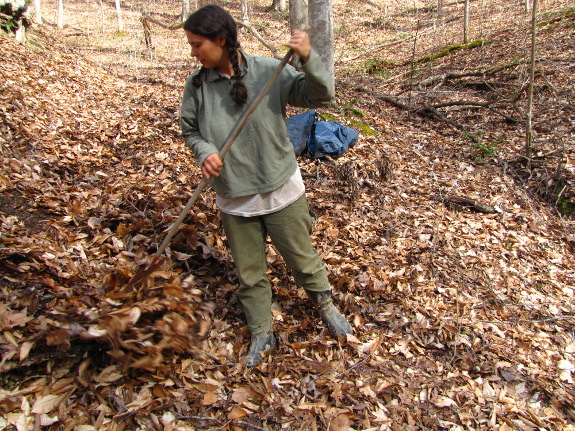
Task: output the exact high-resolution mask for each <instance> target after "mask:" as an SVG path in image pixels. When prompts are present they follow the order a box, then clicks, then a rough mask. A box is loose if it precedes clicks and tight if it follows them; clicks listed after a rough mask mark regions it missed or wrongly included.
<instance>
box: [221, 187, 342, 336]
mask: <svg viewBox="0 0 575 431" xmlns="http://www.w3.org/2000/svg"><path fill="white" fill-rule="evenodd" d="M221 217H222V222H223V226H224V231H225V232H226V236H227V238H228V242H229V244H230V248H231V251H232V256H233V258H234V262H235V265H236V268H237V271H238V276H239V278H240V287H239V290H238V296H239V298H240V301H241V302H242V305H243V307H244V312H245V314H246V319H247V323H248V326H249V328H250V331H251V333H252V334H257V333H260V332H267V331H271V329H272V314H271V302H272V290H271V284H270V282H269V280H268V277H267V274H266V270H267V260H266V253H265V243H266V238H267V236H268V235H269V236H270V238H271V240H272V243H273V244H274V246H275V247H276V248H277V250H278V251H279V252H280V254H281V255H282V257H283V259H284V261H285V263H286V265H287V266H288V268H289V269H290V270H291V271H292V273H293V276H294V279H295V282H296V284H297V285H298V286H300V287H303V288H304V289H306V290H311V291H316V292H323V291H326V290H330V289H331V287H330V285H329V281H328V278H327V272H326V269H325V265H324V264H323V263H322V262H321V260H320V257H319V255H318V254H317V252H316V251H315V250H314V248H313V245H312V242H311V237H310V235H311V228H312V218H311V216H310V213H309V209H308V204H307V199H306V196H305V194H304V195H302V197H300V198H299V199H298V200H297V201H295V202H294V203H292V204H291V205H289V206H287V207H286V208H284V209H282V210H280V211H277V212H275V213H272V214H266V215H263V216H257V217H238V216H233V215H229V214H224V213H222V214H221Z"/></svg>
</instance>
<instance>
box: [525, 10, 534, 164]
mask: <svg viewBox="0 0 575 431" xmlns="http://www.w3.org/2000/svg"><path fill="white" fill-rule="evenodd" d="M536 35H537V0H533V7H532V12H531V62H530V68H529V89H528V91H527V124H526V127H525V129H526V133H525V156H526V157H527V160H528V161H530V160H531V150H532V147H533V130H532V125H531V118H532V110H533V81H535V52H536V49H535V42H536V40H537V38H536Z"/></svg>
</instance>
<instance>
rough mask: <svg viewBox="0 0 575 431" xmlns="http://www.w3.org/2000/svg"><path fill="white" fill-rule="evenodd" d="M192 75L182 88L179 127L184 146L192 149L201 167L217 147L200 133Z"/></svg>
mask: <svg viewBox="0 0 575 431" xmlns="http://www.w3.org/2000/svg"><path fill="white" fill-rule="evenodd" d="M192 77H193V76H190V77H189V78H188V80H187V81H186V85H185V88H184V95H183V98H182V104H181V106H180V127H181V129H182V136H183V138H184V141H185V142H186V146H188V148H190V149H191V150H192V151H193V153H194V157H195V158H196V159H197V160H198V163H199V164H200V167H201V166H202V165H203V163H204V160H205V158H206V157H208V156H209V155H210V154H213V153H217V152H218V149H217V147H216V146H215V145H213V144H210V143H209V142H208V141H206V140H205V139H204V138H203V137H202V134H201V133H200V127H199V119H198V111H199V100H198V99H199V95H198V92H197V90H196V88H195V87H194V85H193V84H192Z"/></svg>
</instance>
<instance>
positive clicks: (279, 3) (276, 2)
mask: <svg viewBox="0 0 575 431" xmlns="http://www.w3.org/2000/svg"><path fill="white" fill-rule="evenodd" d="M271 8H272V10H277V11H279V12H283V11H285V10H286V9H287V7H286V0H273V2H272V6H271Z"/></svg>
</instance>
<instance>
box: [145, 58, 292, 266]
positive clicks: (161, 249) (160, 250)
mask: <svg viewBox="0 0 575 431" xmlns="http://www.w3.org/2000/svg"><path fill="white" fill-rule="evenodd" d="M292 55H293V50H291V49H290V50H289V51H288V52H287V54H286V55H284V57H283V58H282V60H281V62H280V64H279V65H278V67H277V68H276V70H275V71H274V73H273V75H272V76H271V77H270V79H269V80H268V82H267V83H266V85H265V87H264V88H263V89H262V91H261V92H260V94H259V95H258V97H256V98H255V99H254V100H253V101H252V103H251V104H250V105H249V106H248V107H247V108H246V110H245V111H244V114H243V116H242V117H241V118H240V120H239V121H238V123H237V124H236V126H235V127H234V129H233V130H232V131H231V132H230V135H229V136H228V139H227V140H226V142H225V144H224V146H223V147H222V149H221V150H220V153H219V156H220V159H222V160H223V159H224V157H225V155H226V154H227V153H228V151H229V150H230V148H231V146H232V144H233V143H234V141H235V140H236V138H237V137H238V135H239V134H240V132H241V131H242V129H243V128H244V126H245V125H246V124H247V122H248V120H249V119H250V117H251V116H252V114H253V113H254V111H255V110H256V108H257V107H258V106H259V104H260V103H261V101H262V100H263V98H264V97H265V96H266V94H267V93H268V92H269V90H270V88H271V87H272V85H273V84H274V82H275V81H276V80H277V78H278V76H279V75H280V73H281V72H282V70H283V68H284V67H285V65H286V64H287V63H288V61H289V60H290V58H291V57H292ZM207 184H208V179H207V178H203V179H202V181H201V182H200V184H198V186H197V187H196V190H195V191H194V193H193V194H192V197H190V200H189V201H188V203H187V204H186V206H185V207H184V209H183V210H182V213H181V214H180V216H179V217H178V219H177V220H176V221H175V222H174V224H173V225H172V227H171V228H170V230H169V231H168V234H167V235H166V237H165V238H164V240H163V241H162V243H161V244H160V247H159V248H158V250H157V251H156V254H155V256H156V258H157V257H160V256H161V255H162V253H164V251H165V250H166V247H167V246H168V244H169V243H170V241H171V239H172V238H173V237H174V235H175V234H176V231H177V230H178V228H179V227H180V225H181V224H182V222H183V221H184V218H186V215H187V214H188V212H190V209H191V208H192V206H193V205H194V203H196V200H198V197H199V196H200V193H201V192H202V191H203V190H204V188H205V187H206V185H207Z"/></svg>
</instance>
